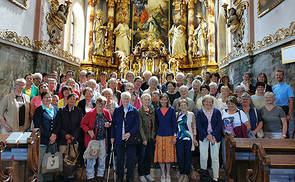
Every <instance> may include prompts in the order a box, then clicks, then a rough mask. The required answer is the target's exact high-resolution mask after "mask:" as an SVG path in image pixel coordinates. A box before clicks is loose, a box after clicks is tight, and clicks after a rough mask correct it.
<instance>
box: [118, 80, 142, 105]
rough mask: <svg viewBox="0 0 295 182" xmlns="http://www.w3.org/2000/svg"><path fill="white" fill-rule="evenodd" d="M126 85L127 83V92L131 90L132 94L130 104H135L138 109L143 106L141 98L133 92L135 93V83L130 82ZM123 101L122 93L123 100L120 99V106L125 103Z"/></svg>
mask: <svg viewBox="0 0 295 182" xmlns="http://www.w3.org/2000/svg"><path fill="white" fill-rule="evenodd" d="M124 85H125V90H126V91H127V92H129V93H130V95H131V99H130V105H132V106H134V107H135V108H136V109H139V108H141V101H140V99H139V98H138V97H137V96H135V95H134V94H133V93H134V85H133V83H129V82H128V83H125V84H124ZM122 101H123V100H122V95H121V100H120V104H119V105H120V106H121V105H122V103H123V102H122Z"/></svg>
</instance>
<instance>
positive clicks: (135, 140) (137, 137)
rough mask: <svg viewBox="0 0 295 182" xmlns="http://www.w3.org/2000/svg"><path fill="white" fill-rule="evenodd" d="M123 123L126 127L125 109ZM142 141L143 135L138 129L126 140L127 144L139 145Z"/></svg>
mask: <svg viewBox="0 0 295 182" xmlns="http://www.w3.org/2000/svg"><path fill="white" fill-rule="evenodd" d="M123 123H124V126H125V128H126V116H125V114H124V111H123ZM128 132H129V131H128ZM140 143H142V137H141V134H140V132H139V130H137V131H136V133H135V134H133V135H132V134H131V135H130V137H129V138H128V140H126V142H125V144H126V145H138V144H140Z"/></svg>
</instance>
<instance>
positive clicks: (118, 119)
mask: <svg viewBox="0 0 295 182" xmlns="http://www.w3.org/2000/svg"><path fill="white" fill-rule="evenodd" d="M121 98H122V105H121V106H120V107H117V108H116V109H115V111H114V114H113V120H112V127H111V142H112V143H115V149H116V150H117V175H118V181H119V182H123V177H124V165H125V155H126V156H127V159H126V167H127V177H126V179H127V182H133V168H134V160H135V153H136V145H126V142H127V141H128V139H129V138H130V136H131V135H135V134H136V132H137V130H138V127H139V116H138V112H137V109H136V108H135V107H133V106H132V105H131V104H130V101H131V94H130V92H123V93H122V94H121Z"/></svg>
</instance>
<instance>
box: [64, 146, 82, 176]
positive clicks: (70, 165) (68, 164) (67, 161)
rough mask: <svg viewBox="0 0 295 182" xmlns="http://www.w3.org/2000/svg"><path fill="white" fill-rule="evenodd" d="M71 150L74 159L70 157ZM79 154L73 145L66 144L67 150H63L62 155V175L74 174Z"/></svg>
mask: <svg viewBox="0 0 295 182" xmlns="http://www.w3.org/2000/svg"><path fill="white" fill-rule="evenodd" d="M71 148H73V150H74V152H75V157H73V156H71V155H70V150H71ZM79 155H80V153H79V152H77V151H76V149H75V146H74V144H68V145H67V149H66V150H65V153H64V158H63V168H64V169H63V173H64V174H66V175H67V176H71V175H73V174H74V172H75V171H76V169H77V167H78V165H77V160H78V157H79Z"/></svg>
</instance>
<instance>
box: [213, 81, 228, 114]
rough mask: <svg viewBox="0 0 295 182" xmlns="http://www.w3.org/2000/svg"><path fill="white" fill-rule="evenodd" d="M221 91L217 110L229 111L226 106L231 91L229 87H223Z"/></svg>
mask: <svg viewBox="0 0 295 182" xmlns="http://www.w3.org/2000/svg"><path fill="white" fill-rule="evenodd" d="M220 91H221V94H220V96H221V98H220V99H218V106H217V105H216V106H217V109H219V110H220V111H223V110H225V109H227V105H226V99H227V98H228V97H229V94H230V89H229V88H228V86H222V87H221V88H220Z"/></svg>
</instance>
